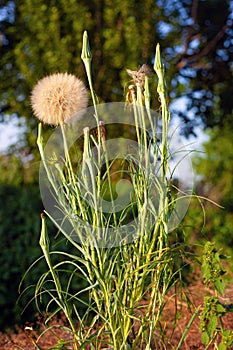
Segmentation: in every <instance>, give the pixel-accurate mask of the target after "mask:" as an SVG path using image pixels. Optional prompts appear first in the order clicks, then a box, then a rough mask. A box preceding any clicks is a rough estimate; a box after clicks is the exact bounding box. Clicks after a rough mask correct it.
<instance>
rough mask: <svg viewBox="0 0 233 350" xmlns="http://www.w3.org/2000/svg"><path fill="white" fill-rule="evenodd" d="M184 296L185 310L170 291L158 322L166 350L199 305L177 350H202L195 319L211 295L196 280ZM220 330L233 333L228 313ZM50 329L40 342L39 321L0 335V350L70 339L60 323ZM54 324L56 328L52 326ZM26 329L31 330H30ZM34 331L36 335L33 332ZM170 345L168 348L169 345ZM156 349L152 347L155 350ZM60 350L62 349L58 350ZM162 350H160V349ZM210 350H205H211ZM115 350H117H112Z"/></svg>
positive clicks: (232, 299) (27, 349) (31, 349)
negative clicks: (175, 316) (207, 297)
mask: <svg viewBox="0 0 233 350" xmlns="http://www.w3.org/2000/svg"><path fill="white" fill-rule="evenodd" d="M185 292H186V295H188V297H189V299H190V301H191V302H192V305H191V307H190V308H189V307H188V305H187V303H186V302H185V300H183V301H179V302H178V303H176V302H175V297H174V291H173V294H172V292H170V294H169V295H168V299H167V304H166V307H165V309H164V311H163V318H162V320H161V327H162V329H163V332H164V334H165V336H166V338H167V339H169V340H168V341H167V344H166V346H167V347H166V349H172V348H174V347H176V346H177V345H178V343H179V341H180V338H181V336H182V334H183V333H184V330H185V329H186V326H187V324H188V322H189V320H190V319H191V317H192V314H193V312H194V310H195V309H196V307H198V306H199V305H201V307H200V310H199V314H198V315H197V317H196V318H195V320H194V322H193V323H192V325H191V327H190V329H189V332H188V334H187V336H186V338H185V341H184V343H183V345H182V346H181V350H201V349H204V348H205V347H204V345H203V344H202V342H201V333H200V332H199V316H200V312H201V310H202V305H203V299H204V296H205V295H211V294H212V292H211V290H208V289H207V288H206V287H205V286H204V285H203V284H202V282H201V280H198V278H197V277H196V280H195V281H194V282H193V283H192V285H190V286H189V287H188V288H186V290H185ZM220 301H221V302H224V303H229V304H230V303H233V285H232V286H230V287H228V288H227V289H226V292H225V295H224V298H223V300H220ZM177 311H179V312H180V313H179V314H180V317H179V319H178V320H177V322H176V324H174V315H175V314H177ZM223 321H224V326H225V328H226V329H231V330H233V313H232V312H231V313H228V314H227V315H226V316H225V317H224V318H223ZM53 324H54V328H53V330H52V332H51V331H48V332H46V333H44V334H43V335H42V336H41V338H39V340H38V337H39V334H41V333H42V332H43V330H45V326H43V323H42V322H41V320H39V321H38V322H37V323H35V324H34V325H33V326H31V325H27V327H29V328H28V329H26V330H25V329H21V328H18V329H17V331H16V332H12V331H11V332H9V333H7V334H6V333H5V334H3V333H0V350H35V349H36V347H35V345H34V344H33V341H37V344H38V345H39V346H40V348H41V349H42V350H47V349H48V348H52V347H53V346H55V345H56V344H57V342H58V339H63V340H67V341H69V340H70V339H71V336H70V334H69V333H68V332H67V331H65V330H64V328H63V326H64V325H65V322H64V320H62V319H60V320H55V321H54V323H53ZM55 324H56V326H55ZM30 327H32V328H31V329H30ZM36 330H37V331H36ZM169 343H170V345H169ZM67 348H69V349H73V347H72V344H70V345H69V346H67ZM157 348H159V349H160V347H156V349H157ZM60 349H62V347H61V348H60ZM161 349H163V347H161ZM212 349H214V347H209V348H208V350H212ZM116 350H117V349H116Z"/></svg>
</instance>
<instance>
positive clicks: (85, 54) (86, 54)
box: [81, 30, 92, 62]
mask: <svg viewBox="0 0 233 350" xmlns="http://www.w3.org/2000/svg"><path fill="white" fill-rule="evenodd" d="M81 59H82V60H83V61H84V62H85V60H90V61H91V60H92V54H91V49H90V44H89V39H88V35H87V31H86V30H85V32H84V33H83V47H82V53H81Z"/></svg>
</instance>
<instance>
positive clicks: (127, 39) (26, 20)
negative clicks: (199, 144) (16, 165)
mask: <svg viewBox="0 0 233 350" xmlns="http://www.w3.org/2000/svg"><path fill="white" fill-rule="evenodd" d="M0 4H1V5H2V8H1V10H0V33H1V37H0V40H1V42H0V54H1V68H0V80H1V86H0V112H1V115H2V119H4V116H5V115H6V114H10V115H11V114H16V115H17V116H20V117H22V116H25V117H26V118H27V121H28V123H29V124H30V125H31V126H32V125H34V121H33V119H32V118H29V117H30V116H31V109H30V106H29V95H30V92H31V89H32V87H33V85H34V84H35V83H36V82H37V80H38V79H40V78H42V77H43V76H45V75H47V74H49V73H54V72H65V71H68V72H69V73H73V74H76V75H78V76H79V77H80V78H83V79H84V80H85V75H84V69H83V65H82V62H81V59H80V54H81V45H82V34H83V31H84V30H87V31H88V33H89V37H90V42H91V47H92V53H93V75H94V87H95V90H96V93H97V95H98V96H99V98H100V100H101V101H105V102H107V101H113V102H114V101H121V100H122V98H123V95H124V87H125V84H126V82H128V81H130V77H129V76H128V75H127V73H126V68H130V69H135V70H136V69H138V68H139V65H141V64H143V63H147V64H149V65H152V60H153V57H154V51H155V45H156V43H157V42H160V44H161V46H162V51H163V55H164V60H165V62H166V66H167V68H168V69H167V77H168V84H169V90H170V99H171V100H174V99H176V98H179V97H181V96H186V97H187V98H188V100H187V101H188V102H187V103H188V104H187V110H189V112H190V111H192V116H193V115H194V116H195V118H193V119H192V121H191V124H188V123H189V122H190V118H191V117H190V113H179V112H177V113H178V114H180V117H181V118H183V120H184V121H185V123H187V125H189V127H188V126H187V128H186V132H189V131H191V130H192V127H193V126H194V125H195V124H197V123H200V121H201V120H202V121H204V123H205V125H207V126H214V125H219V124H221V123H222V121H223V115H213V105H214V101H215V99H216V98H218V99H220V100H221V106H222V108H223V110H224V113H225V112H226V114H229V113H231V111H232V104H233V102H232V98H230V97H231V96H232V93H233V87H232V84H231V81H232V55H233V45H232V42H233V29H232V1H230V0H211V1H208V0H174V1H169V0H164V1H161V0H156V1H155V0H146V1H136V0H128V1H127V2H122V1H118V0H116V1H114V3H113V2H112V1H110V0H91V1H89V2H86V1H81V0H80V1H76V0H70V1H69V2H67V1H66V0H56V1H54V0H53V1H49V2H47V1H45V0H24V1H22V0H16V1H13V0H11V1H6V0H2V1H1V2H0Z"/></svg>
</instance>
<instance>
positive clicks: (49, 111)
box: [31, 73, 88, 125]
mask: <svg viewBox="0 0 233 350" xmlns="http://www.w3.org/2000/svg"><path fill="white" fill-rule="evenodd" d="M87 103H88V94H87V90H86V88H85V86H84V84H83V82H82V81H81V80H80V79H78V78H76V77H75V76H74V75H72V74H68V73H58V74H52V75H49V76H47V77H45V78H43V79H41V80H39V81H38V83H37V84H36V86H35V87H34V89H33V90H32V95H31V106H32V110H33V112H34V115H35V116H36V117H37V118H38V119H39V120H41V121H42V122H43V123H45V124H51V125H59V124H60V123H63V122H64V121H66V120H67V119H69V118H71V117H72V116H73V115H74V114H76V113H77V112H79V111H81V110H82V109H85V108H86V107H87Z"/></svg>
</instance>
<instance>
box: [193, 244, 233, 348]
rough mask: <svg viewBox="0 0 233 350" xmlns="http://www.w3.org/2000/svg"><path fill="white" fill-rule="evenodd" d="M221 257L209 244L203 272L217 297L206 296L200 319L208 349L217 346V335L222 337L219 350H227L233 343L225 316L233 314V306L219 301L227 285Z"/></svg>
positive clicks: (206, 247)
mask: <svg viewBox="0 0 233 350" xmlns="http://www.w3.org/2000/svg"><path fill="white" fill-rule="evenodd" d="M221 259H225V256H223V255H221V254H220V253H219V252H218V251H217V250H216V249H215V246H214V244H213V243H211V242H207V243H206V244H205V247H204V252H203V257H202V271H203V277H204V283H205V284H206V285H207V286H211V287H212V289H213V291H214V293H215V296H206V297H205V298H204V305H203V311H202V312H201V317H200V331H201V332H202V342H203V344H205V346H206V349H207V348H208V347H209V345H210V344H212V343H214V344H215V345H216V342H217V335H221V343H220V345H219V346H220V347H218V349H227V347H228V346H231V345H232V343H233V337H232V335H233V333H232V331H229V330H226V329H224V325H223V322H222V318H223V316H225V315H226V314H227V313H228V312H232V311H233V308H232V305H227V304H224V303H221V302H220V301H219V296H218V294H219V293H220V294H223V292H224V288H225V285H224V283H223V280H222V276H223V275H224V274H225V271H224V270H223V268H222V266H221Z"/></svg>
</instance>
